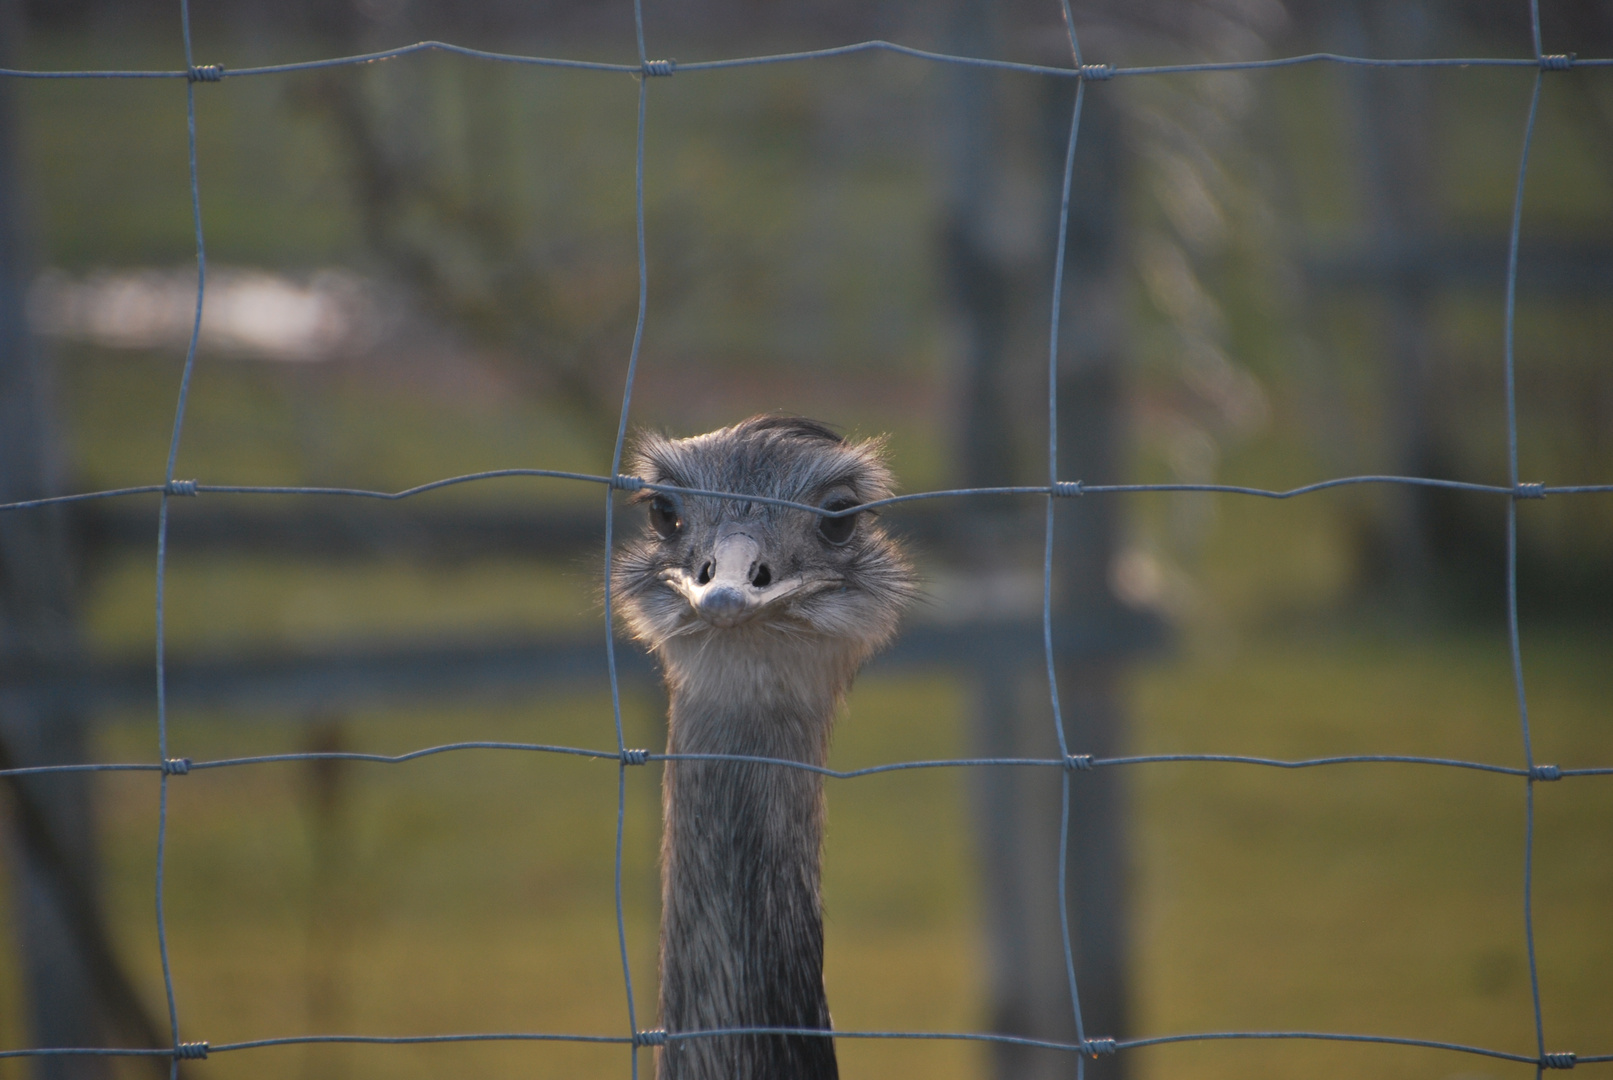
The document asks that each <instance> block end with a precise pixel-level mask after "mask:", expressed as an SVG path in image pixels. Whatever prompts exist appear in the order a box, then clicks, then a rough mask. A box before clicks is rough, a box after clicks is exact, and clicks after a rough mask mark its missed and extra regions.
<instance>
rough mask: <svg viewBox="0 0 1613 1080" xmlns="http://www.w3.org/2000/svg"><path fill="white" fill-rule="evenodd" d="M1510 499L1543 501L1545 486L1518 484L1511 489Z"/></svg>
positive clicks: (1539, 484)
mask: <svg viewBox="0 0 1613 1080" xmlns="http://www.w3.org/2000/svg"><path fill="white" fill-rule="evenodd" d="M1512 497H1513V498H1515V499H1544V498H1545V497H1546V485H1545V484H1541V483H1529V484H1519V485H1518V486H1517V487H1516V488H1515V489H1513V492H1512Z"/></svg>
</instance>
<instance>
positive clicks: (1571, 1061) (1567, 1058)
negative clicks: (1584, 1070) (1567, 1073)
mask: <svg viewBox="0 0 1613 1080" xmlns="http://www.w3.org/2000/svg"><path fill="white" fill-rule="evenodd" d="M1578 1061H1579V1059H1578V1058H1577V1057H1575V1056H1574V1053H1573V1051H1571V1050H1564V1051H1561V1052H1559V1053H1555V1054H1541V1055H1540V1064H1541V1067H1542V1068H1546V1069H1572V1068H1573V1067H1574V1065H1575V1063H1576V1062H1578Z"/></svg>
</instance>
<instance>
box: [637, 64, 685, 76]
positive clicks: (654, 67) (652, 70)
mask: <svg viewBox="0 0 1613 1080" xmlns="http://www.w3.org/2000/svg"><path fill="white" fill-rule="evenodd" d="M677 69H678V62H677V61H676V60H646V61H644V64H643V65H642V68H641V70H642V71H643V72H644V74H646V75H670V74H672V73H673V72H674V71H676V70H677Z"/></svg>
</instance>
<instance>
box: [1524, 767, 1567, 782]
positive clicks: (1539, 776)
mask: <svg viewBox="0 0 1613 1080" xmlns="http://www.w3.org/2000/svg"><path fill="white" fill-rule="evenodd" d="M1562 778H1563V770H1562V769H1560V768H1558V767H1557V766H1556V765H1531V766H1529V779H1531V780H1561V779H1562Z"/></svg>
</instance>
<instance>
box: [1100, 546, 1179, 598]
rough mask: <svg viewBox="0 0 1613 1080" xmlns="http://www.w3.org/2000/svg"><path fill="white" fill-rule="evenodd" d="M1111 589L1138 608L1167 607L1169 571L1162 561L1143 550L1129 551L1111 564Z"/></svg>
mask: <svg viewBox="0 0 1613 1080" xmlns="http://www.w3.org/2000/svg"><path fill="white" fill-rule="evenodd" d="M1109 587H1110V588H1111V589H1113V590H1114V594H1115V596H1117V597H1119V598H1120V601H1121V603H1124V604H1126V605H1128V606H1130V607H1134V608H1157V607H1162V606H1164V600H1165V571H1164V568H1163V567H1161V566H1160V565H1159V560H1158V559H1156V558H1155V557H1154V556H1153V555H1152V554H1151V553H1149V552H1147V551H1143V550H1141V549H1140V548H1128V549H1127V550H1125V551H1122V552H1121V553H1120V554H1119V555H1117V556H1115V559H1114V561H1113V562H1112V563H1110V564H1109Z"/></svg>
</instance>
